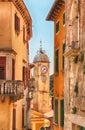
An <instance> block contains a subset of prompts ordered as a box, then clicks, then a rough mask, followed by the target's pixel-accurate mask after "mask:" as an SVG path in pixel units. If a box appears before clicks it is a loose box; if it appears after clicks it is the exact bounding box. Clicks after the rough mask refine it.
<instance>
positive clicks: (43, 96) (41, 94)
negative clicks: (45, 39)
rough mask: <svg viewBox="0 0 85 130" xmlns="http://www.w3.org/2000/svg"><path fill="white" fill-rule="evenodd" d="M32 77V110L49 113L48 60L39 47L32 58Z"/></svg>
mask: <svg viewBox="0 0 85 130" xmlns="http://www.w3.org/2000/svg"><path fill="white" fill-rule="evenodd" d="M33 63H34V70H33V76H34V78H35V92H34V97H33V109H34V110H36V111H39V112H41V113H46V112H48V111H50V97H49V88H50V78H49V63H50V62H49V58H48V56H47V55H46V54H45V52H44V50H42V47H41V46H40V50H39V51H38V52H37V55H36V56H35V57H34V60H33Z"/></svg>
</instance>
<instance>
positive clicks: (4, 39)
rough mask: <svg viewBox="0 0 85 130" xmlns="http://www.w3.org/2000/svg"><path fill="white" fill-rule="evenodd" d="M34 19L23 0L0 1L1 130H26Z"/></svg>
mask: <svg viewBox="0 0 85 130" xmlns="http://www.w3.org/2000/svg"><path fill="white" fill-rule="evenodd" d="M31 36H32V19H31V17H30V14H29V12H28V10H27V8H26V6H25V4H24V2H23V1H22V0H17V1H16V0H15V1H13V0H4V1H3V0H0V129H1V130H2V129H3V130H15V129H18V130H24V129H26V107H25V106H26V99H25V98H26V94H25V93H26V89H27V81H28V41H29V39H30V38H31Z"/></svg>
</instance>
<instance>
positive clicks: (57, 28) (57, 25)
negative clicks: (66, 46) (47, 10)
mask: <svg viewBox="0 0 85 130" xmlns="http://www.w3.org/2000/svg"><path fill="white" fill-rule="evenodd" d="M59 26H60V23H59V21H58V22H57V23H56V33H58V31H59Z"/></svg>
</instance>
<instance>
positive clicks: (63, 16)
mask: <svg viewBox="0 0 85 130" xmlns="http://www.w3.org/2000/svg"><path fill="white" fill-rule="evenodd" d="M64 24H65V13H64V14H63V25H64Z"/></svg>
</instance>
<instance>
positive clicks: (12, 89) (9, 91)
mask: <svg viewBox="0 0 85 130" xmlns="http://www.w3.org/2000/svg"><path fill="white" fill-rule="evenodd" d="M23 96H24V84H23V82H22V81H20V80H15V81H13V80H8V81H7V80H0V99H1V101H2V102H4V100H5V97H9V98H10V102H15V101H17V100H20V99H21V98H23Z"/></svg>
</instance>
